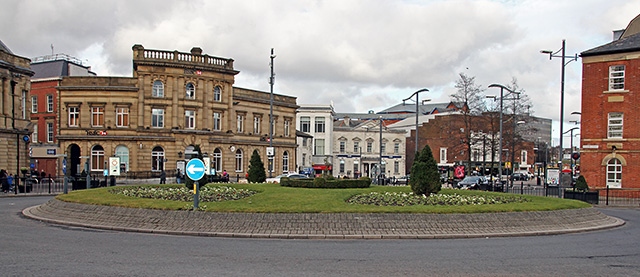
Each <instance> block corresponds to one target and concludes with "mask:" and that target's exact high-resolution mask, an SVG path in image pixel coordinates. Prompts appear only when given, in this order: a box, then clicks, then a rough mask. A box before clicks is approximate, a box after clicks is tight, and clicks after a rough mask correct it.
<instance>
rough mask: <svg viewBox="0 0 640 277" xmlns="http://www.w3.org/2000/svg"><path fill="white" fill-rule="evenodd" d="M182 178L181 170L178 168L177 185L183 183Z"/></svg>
mask: <svg viewBox="0 0 640 277" xmlns="http://www.w3.org/2000/svg"><path fill="white" fill-rule="evenodd" d="M181 177H182V173H180V169H179V168H178V169H177V170H176V183H178V184H180V181H181V180H180V179H181Z"/></svg>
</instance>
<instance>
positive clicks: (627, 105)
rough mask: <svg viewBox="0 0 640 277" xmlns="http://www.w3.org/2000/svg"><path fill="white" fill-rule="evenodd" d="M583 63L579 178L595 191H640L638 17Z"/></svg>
mask: <svg viewBox="0 0 640 277" xmlns="http://www.w3.org/2000/svg"><path fill="white" fill-rule="evenodd" d="M580 56H581V57H582V72H583V73H582V114H581V125H580V126H581V128H582V130H581V131H580V134H581V135H580V144H581V146H580V154H581V156H580V174H581V175H583V176H584V177H585V178H586V181H587V183H588V184H589V186H590V187H592V188H605V187H609V188H622V189H627V188H632V189H638V188H640V157H639V155H638V153H639V152H640V135H639V134H640V122H639V121H638V119H640V110H639V109H638V103H640V96H639V95H638V94H639V93H640V82H638V77H637V76H639V75H640V15H639V16H637V17H636V18H634V19H633V20H632V21H631V22H630V23H629V25H628V26H627V28H626V29H625V30H624V31H622V32H616V33H615V34H614V40H613V41H612V42H610V43H607V44H604V45H601V46H598V47H596V48H593V49H590V50H586V51H584V52H582V53H581V54H580Z"/></svg>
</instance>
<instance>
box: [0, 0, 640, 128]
mask: <svg viewBox="0 0 640 277" xmlns="http://www.w3.org/2000/svg"><path fill="white" fill-rule="evenodd" d="M0 7H2V8H1V9H0V26H2V27H1V28H0V40H2V41H3V42H4V43H5V44H6V45H7V46H8V47H9V48H10V49H11V50H12V51H13V52H14V53H15V54H17V55H20V56H24V57H28V58H33V57H37V56H43V55H50V54H51V53H52V49H51V45H52V44H53V46H54V49H53V51H54V52H55V53H64V54H68V55H71V56H74V57H77V58H78V59H80V60H82V61H83V62H84V64H85V65H89V66H91V67H92V69H93V71H94V72H96V73H97V74H98V75H104V76H131V74H132V73H131V59H132V50H131V47H132V46H133V45H134V44H142V45H143V46H144V47H145V48H148V49H159V50H178V51H181V52H188V51H189V50H190V49H191V48H192V47H194V46H199V47H201V48H202V49H203V51H204V53H207V54H209V55H213V56H218V57H226V58H233V59H234V60H235V63H234V66H235V69H236V70H239V71H240V74H238V75H237V76H236V83H235V85H236V86H240V87H245V88H251V89H258V90H263V91H269V83H268V78H269V74H270V69H269V55H270V50H271V48H274V49H275V54H276V55H277V57H276V59H275V63H274V64H275V73H276V83H275V86H274V92H275V93H277V94H284V95H290V96H295V97H297V98H298V104H330V103H333V105H334V107H335V110H336V112H367V111H369V110H373V111H376V112H377V111H380V110H382V109H384V108H386V107H389V106H392V105H394V104H397V103H401V100H402V99H404V98H407V97H409V96H410V95H411V94H413V92H415V91H416V90H418V89H421V88H428V89H429V90H430V92H428V93H423V94H421V96H420V97H421V98H427V97H428V98H430V99H432V102H447V101H449V95H450V94H452V93H454V92H455V89H454V83H455V81H456V80H457V79H458V78H459V74H460V73H464V74H466V75H468V76H471V77H475V78H476V83H477V84H478V85H482V86H483V87H487V85H489V84H492V83H500V84H505V85H506V84H508V83H509V82H510V81H511V80H512V79H513V78H516V79H517V80H518V84H519V86H520V88H522V89H524V90H525V92H526V93H527V94H528V95H529V97H530V98H531V100H532V102H533V105H534V107H533V110H534V111H535V115H536V116H540V117H545V118H551V119H553V120H554V122H555V124H554V131H553V136H554V137H555V138H556V141H557V138H558V137H559V134H558V132H559V131H558V130H557V129H558V127H557V126H558V122H557V120H558V119H559V117H560V105H559V102H560V69H561V61H560V59H553V60H549V56H548V55H543V54H540V50H543V49H546V50H553V51H555V50H558V49H560V47H561V45H562V39H566V53H567V55H574V54H576V53H578V54H579V53H580V52H582V51H585V50H588V49H591V48H594V47H597V46H599V45H602V44H605V43H608V42H610V41H611V39H612V31H613V30H618V29H623V28H625V27H626V26H627V24H628V23H629V21H631V20H632V19H633V18H634V17H635V16H637V15H638V14H639V13H640V1H639V0H608V1H603V0H581V1H575V0H538V1H516V0H479V1H471V0H447V1H440V0H405V1H399V0H397V1H383V0H379V1H378V0H326V1H322V0H295V1H294V0H291V1H287V0H282V1H280V0H277V1H276V0H273V1H270V0H255V1H244V0H229V1H227V0H218V1H207V0H189V1H168V0H141V1H137V0H126V1H125V0H123V1H120V0H113V1H81V0H77V1H76V0H56V1H42V0H38V1H36V0H0ZM581 68H582V62H581V60H580V59H578V61H577V62H572V63H569V64H568V65H567V66H566V69H567V73H566V84H565V111H566V113H565V121H566V122H567V123H566V125H565V130H566V129H568V128H570V127H573V126H572V125H571V124H572V123H568V121H569V120H578V119H579V118H577V116H575V115H570V113H571V112H572V111H580V90H581V77H582V76H581V71H582V69H581ZM485 93H486V94H487V95H495V94H497V93H499V91H498V90H497V89H487V91H485ZM567 140H568V139H566V140H565V141H567Z"/></svg>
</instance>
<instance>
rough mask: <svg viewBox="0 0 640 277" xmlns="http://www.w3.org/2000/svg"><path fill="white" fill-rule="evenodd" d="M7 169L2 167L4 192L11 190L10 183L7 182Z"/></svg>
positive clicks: (0, 179)
mask: <svg viewBox="0 0 640 277" xmlns="http://www.w3.org/2000/svg"><path fill="white" fill-rule="evenodd" d="M7 176H8V174H7V171H6V170H4V169H0V184H2V191H3V192H5V193H6V192H8V191H9V185H8V184H7Z"/></svg>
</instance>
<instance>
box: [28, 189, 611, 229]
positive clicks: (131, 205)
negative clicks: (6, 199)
mask: <svg viewBox="0 0 640 277" xmlns="http://www.w3.org/2000/svg"><path fill="white" fill-rule="evenodd" d="M142 187H146V188H153V189H161V188H162V189H164V188H171V189H174V188H178V187H180V186H176V185H173V186H172V185H167V186H142ZM182 187H183V186H182ZM214 187H215V186H214ZM229 187H231V188H233V189H231V190H230V191H232V192H231V194H237V193H238V191H240V192H247V191H249V192H255V193H249V194H248V195H247V196H246V197H241V198H238V199H237V200H226V197H224V196H223V197H222V199H223V200H222V201H212V202H203V206H204V207H205V208H203V209H202V210H190V209H187V208H186V207H188V206H189V203H188V202H185V201H180V200H155V199H141V198H140V197H134V196H128V195H123V194H121V193H118V190H124V189H131V188H133V187H117V188H101V189H94V190H88V191H78V192H72V193H70V194H67V195H59V196H58V197H56V198H55V199H52V200H50V201H49V202H47V203H44V204H42V205H39V206H34V207H30V208H27V209H25V210H23V215H25V216H26V217H29V218H32V219H35V220H40V221H44V222H49V223H53V224H62V225H69V226H78V227H86V228H96V229H105V230H116V231H126V232H142V233H154V234H169V235H190V236H209V237H233V238H273V239H439V238H441V239H444V238H477V237H514V236H538V235H553V234H564V233H576V232H587V231H594V230H602V229H607V228H614V227H618V226H621V225H623V224H624V221H622V220H620V219H618V218H615V217H611V216H607V215H605V214H603V213H601V212H600V211H598V210H597V209H595V208H593V207H591V206H588V205H584V203H578V202H577V201H575V200H564V199H548V198H546V197H535V196H522V197H523V199H524V200H526V201H524V202H525V203H498V204H474V205H466V204H465V205H461V206H453V207H451V206H444V207H436V206H434V207H431V206H428V207H424V206H425V205H422V206H418V207H416V206H393V207H380V206H375V205H373V207H372V205H363V204H353V203H348V200H349V199H351V198H353V197H354V196H358V195H360V196H362V195H368V194H387V193H391V194H394V195H398V194H400V195H405V197H410V195H409V194H410V193H407V188H406V187H404V188H402V187H371V188H367V189H340V190H319V189H299V188H286V187H280V186H278V185H272V184H271V185H270V184H267V185H264V184H262V185H253V184H249V185H248V184H236V185H230V186H229ZM229 187H227V186H223V187H222V189H223V190H229ZM183 188H184V187H183ZM327 191H329V192H327ZM441 193H442V194H444V195H463V196H468V195H476V194H478V195H479V196H480V197H481V198H489V197H494V196H495V197H504V196H514V197H516V196H517V197H519V196H518V195H506V194H503V193H483V192H470V191H455V190H443V192H441ZM159 194H162V193H159ZM407 195H409V196H407ZM386 198H389V197H388V196H386ZM391 199H394V198H391ZM463 199H467V197H463ZM183 200H184V199H183ZM394 201H395V200H394ZM549 201H551V202H549ZM396 202H397V201H396ZM274 206H276V207H274Z"/></svg>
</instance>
